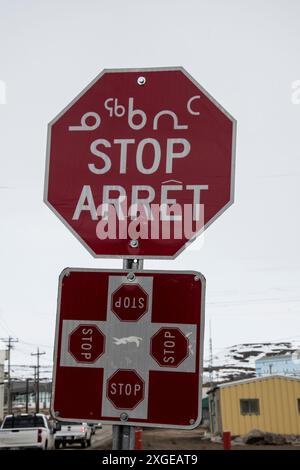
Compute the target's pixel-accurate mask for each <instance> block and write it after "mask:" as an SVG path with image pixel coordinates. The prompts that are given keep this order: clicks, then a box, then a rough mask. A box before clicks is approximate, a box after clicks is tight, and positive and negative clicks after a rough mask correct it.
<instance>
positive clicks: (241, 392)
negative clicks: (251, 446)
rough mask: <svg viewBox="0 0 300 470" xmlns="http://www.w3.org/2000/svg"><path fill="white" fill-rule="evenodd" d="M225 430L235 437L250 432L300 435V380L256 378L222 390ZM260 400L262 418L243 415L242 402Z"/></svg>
mask: <svg viewBox="0 0 300 470" xmlns="http://www.w3.org/2000/svg"><path fill="white" fill-rule="evenodd" d="M220 395H221V414H222V430H223V431H230V432H231V434H232V435H241V434H246V433H247V432H249V431H250V430H251V429H254V428H256V429H260V430H261V431H265V432H274V433H280V434H296V435H300V413H299V410H298V402H297V400H298V399H299V400H300V380H299V381H298V380H292V379H288V378H280V377H274V378H268V379H265V380H264V379H257V380H256V381H253V382H248V383H243V384H237V385H233V386H230V387H221V389H220ZM242 398H244V399H247V398H248V399H249V398H258V399H259V408H260V413H259V415H242V414H241V410H240V399H242Z"/></svg>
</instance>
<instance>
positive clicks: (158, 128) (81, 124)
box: [44, 67, 235, 258]
mask: <svg viewBox="0 0 300 470" xmlns="http://www.w3.org/2000/svg"><path fill="white" fill-rule="evenodd" d="M234 148H235V120H234V119H233V118H232V116H230V114H228V113H227V112H226V111H225V110H224V108H222V107H221V106H220V105H219V104H218V103H217V102H216V101H215V100H214V99H213V98H212V97H211V96H210V95H209V94H208V93H207V92H206V91H205V90H204V89H203V88H202V87H201V86H200V85H199V84H198V83H197V82H196V81H195V80H194V79H193V78H192V77H191V76H190V75H189V74H188V73H187V72H186V71H185V70H184V69H183V68H181V67H178V68H169V69H166V68H164V69H140V70H137V69H128V70H125V69H124V70H104V71H103V72H102V73H101V74H100V75H99V76H98V77H97V78H96V79H95V80H94V81H93V82H92V83H91V84H90V85H88V86H87V88H86V89H85V90H84V91H83V92H82V93H80V95H79V96H77V97H76V98H75V99H74V100H73V101H72V102H71V103H70V104H69V105H68V106H67V107H66V108H65V109H64V110H63V111H62V112H61V113H60V114H58V116H56V118H55V119H53V121H52V122H51V123H50V124H49V129H48V147H47V167H46V178H45V197H44V200H45V202H46V204H47V205H48V206H49V207H50V208H51V209H52V210H53V211H54V213H55V214H56V215H58V217H59V218H60V219H61V220H62V221H63V222H64V223H65V225H66V226H67V227H68V228H69V229H70V230H71V231H72V232H73V233H74V234H75V235H76V236H77V238H78V239H79V240H80V241H81V243H82V244H83V245H84V246H85V247H86V248H87V249H88V250H89V251H90V253H91V254H92V255H93V256H96V257H99V256H116V257H127V258H149V257H158V258H160V257H163V258H174V257H176V256H177V255H178V254H179V253H180V251H182V250H183V249H184V247H185V246H186V245H187V244H188V243H189V242H190V241H191V240H193V239H194V238H195V237H196V236H197V235H198V234H199V233H200V232H202V230H203V229H205V228H206V227H208V226H209V225H210V224H211V223H212V222H213V221H214V220H215V219H216V218H217V217H218V216H219V215H221V214H222V212H223V211H224V210H225V209H226V208H227V207H229V206H230V205H231V204H232V202H233V189H234ZM66 181H67V184H66Z"/></svg>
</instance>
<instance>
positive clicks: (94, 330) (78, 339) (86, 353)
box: [69, 324, 105, 363]
mask: <svg viewBox="0 0 300 470" xmlns="http://www.w3.org/2000/svg"><path fill="white" fill-rule="evenodd" d="M104 350H105V337H104V335H103V333H102V332H101V331H100V330H99V328H98V327H97V326H96V325H89V324H84V325H79V326H77V328H76V329H75V330H74V331H73V332H72V333H71V334H70V337H69V352H70V353H71V354H72V356H73V357H74V358H75V359H76V361H77V362H85V363H89V362H95V361H96V360H97V359H98V357H100V356H101V354H103V353H104Z"/></svg>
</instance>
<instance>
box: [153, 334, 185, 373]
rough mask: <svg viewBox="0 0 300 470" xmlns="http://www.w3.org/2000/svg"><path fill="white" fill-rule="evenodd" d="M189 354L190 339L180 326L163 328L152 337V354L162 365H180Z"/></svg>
mask: <svg viewBox="0 0 300 470" xmlns="http://www.w3.org/2000/svg"><path fill="white" fill-rule="evenodd" d="M188 354H189V342H188V339H187V337H186V336H185V335H184V334H183V333H182V331H180V330H179V329H178V328H161V329H160V330H159V331H158V332H157V333H156V334H155V335H154V336H153V338H151V356H152V357H153V358H154V359H155V360H156V362H157V363H158V364H159V365H160V366H163V367H178V366H179V364H181V363H182V362H183V361H184V359H186V358H187V357H188Z"/></svg>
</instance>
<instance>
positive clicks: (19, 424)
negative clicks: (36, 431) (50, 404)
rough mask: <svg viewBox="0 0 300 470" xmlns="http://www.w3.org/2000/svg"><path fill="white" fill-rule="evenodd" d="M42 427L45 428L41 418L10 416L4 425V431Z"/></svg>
mask: <svg viewBox="0 0 300 470" xmlns="http://www.w3.org/2000/svg"><path fill="white" fill-rule="evenodd" d="M41 427H45V423H44V420H43V418H42V417H41V416H9V417H8V418H6V419H5V420H4V423H3V429H12V428H41Z"/></svg>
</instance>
